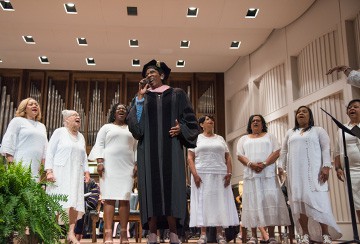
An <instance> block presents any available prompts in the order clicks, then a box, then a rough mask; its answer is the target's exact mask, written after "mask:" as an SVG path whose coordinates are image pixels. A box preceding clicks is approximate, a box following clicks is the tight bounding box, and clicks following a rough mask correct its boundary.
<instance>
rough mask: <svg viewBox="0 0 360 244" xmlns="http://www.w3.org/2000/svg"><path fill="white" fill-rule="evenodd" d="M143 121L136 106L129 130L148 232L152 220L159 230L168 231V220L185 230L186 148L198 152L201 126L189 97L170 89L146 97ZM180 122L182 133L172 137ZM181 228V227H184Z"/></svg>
mask: <svg viewBox="0 0 360 244" xmlns="http://www.w3.org/2000/svg"><path fill="white" fill-rule="evenodd" d="M144 98H145V101H144V104H143V111H142V115H141V119H140V121H139V122H138V121H137V118H136V106H135V105H133V106H132V107H131V109H130V111H129V114H128V117H127V123H128V126H129V130H130V131H131V133H132V134H133V136H134V137H135V138H136V139H137V140H138V148H137V165H138V191H139V201H140V213H141V221H142V224H143V228H144V229H148V228H149V225H148V220H149V218H150V217H153V216H156V217H157V227H158V228H159V229H166V228H168V224H167V221H166V218H165V216H173V217H175V218H176V219H177V224H178V225H180V226H182V225H183V223H184V218H185V214H186V207H187V202H186V201H187V200H186V182H185V181H186V179H185V165H186V164H185V159H184V152H183V146H185V147H189V148H194V147H196V140H197V136H198V134H199V126H198V123H197V120H196V116H195V114H194V110H193V108H192V105H191V103H190V101H189V99H188V97H187V95H186V93H185V92H184V91H183V90H182V89H179V88H169V89H167V90H166V91H164V92H163V93H162V94H158V93H154V92H150V91H148V92H146V93H145V96H144ZM176 119H177V120H178V122H179V124H180V127H181V132H180V135H178V136H176V137H173V138H172V137H170V135H169V131H170V128H171V127H173V126H175V120H176ZM180 226H179V227H180Z"/></svg>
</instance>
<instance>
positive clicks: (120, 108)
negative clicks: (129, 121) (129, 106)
mask: <svg viewBox="0 0 360 244" xmlns="http://www.w3.org/2000/svg"><path fill="white" fill-rule="evenodd" d="M116 110H125V111H126V108H125V107H117V108H116Z"/></svg>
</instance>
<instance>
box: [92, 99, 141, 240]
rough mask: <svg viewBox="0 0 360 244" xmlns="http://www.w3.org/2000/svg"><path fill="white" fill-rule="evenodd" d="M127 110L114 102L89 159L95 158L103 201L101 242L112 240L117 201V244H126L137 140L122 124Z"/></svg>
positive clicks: (125, 125) (124, 123) (124, 122)
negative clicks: (102, 234)
mask: <svg viewBox="0 0 360 244" xmlns="http://www.w3.org/2000/svg"><path fill="white" fill-rule="evenodd" d="M126 116H127V109H126V106H125V105H123V104H119V103H118V104H115V105H114V106H113V107H112V108H111V111H110V116H109V123H108V124H105V125H103V126H102V127H101V128H100V130H99V132H98V134H97V137H96V143H95V145H94V147H93V149H92V150H91V153H90V155H89V159H91V160H96V161H97V171H98V173H99V176H100V192H101V198H102V199H103V200H105V202H104V220H105V227H104V229H105V231H104V233H105V243H113V240H112V233H113V230H112V226H113V217H114V211H115V202H116V200H119V215H120V218H121V219H120V226H121V232H120V243H129V241H128V237H127V224H128V221H129V213H130V205H129V200H130V195H131V192H132V189H133V184H134V179H133V177H134V174H135V173H136V166H135V152H136V147H137V141H136V140H135V138H134V137H133V136H132V134H131V133H130V131H129V129H128V126H127V124H126V121H125V119H126Z"/></svg>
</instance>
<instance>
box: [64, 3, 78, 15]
mask: <svg viewBox="0 0 360 244" xmlns="http://www.w3.org/2000/svg"><path fill="white" fill-rule="evenodd" d="M64 8H65V12H66V13H67V14H77V11H76V7H75V4H74V3H65V4H64Z"/></svg>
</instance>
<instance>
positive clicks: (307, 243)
mask: <svg viewBox="0 0 360 244" xmlns="http://www.w3.org/2000/svg"><path fill="white" fill-rule="evenodd" d="M300 243H301V244H310V236H309V234H305V235H303V236H302V238H301V241H300Z"/></svg>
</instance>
